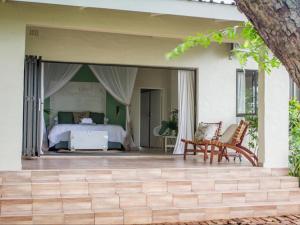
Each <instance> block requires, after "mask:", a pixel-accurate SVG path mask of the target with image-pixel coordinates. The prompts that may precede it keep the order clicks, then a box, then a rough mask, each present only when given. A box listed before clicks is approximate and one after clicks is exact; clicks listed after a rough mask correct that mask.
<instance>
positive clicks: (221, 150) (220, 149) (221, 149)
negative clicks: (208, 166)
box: [218, 147, 224, 162]
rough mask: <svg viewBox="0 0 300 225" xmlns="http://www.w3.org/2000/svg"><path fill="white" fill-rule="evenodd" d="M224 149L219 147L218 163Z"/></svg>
mask: <svg viewBox="0 0 300 225" xmlns="http://www.w3.org/2000/svg"><path fill="white" fill-rule="evenodd" d="M223 151H224V148H222V147H219V154H218V162H221V161H222V159H223V156H224V152H223Z"/></svg>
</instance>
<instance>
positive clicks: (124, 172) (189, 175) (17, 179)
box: [0, 167, 288, 184]
mask: <svg viewBox="0 0 300 225" xmlns="http://www.w3.org/2000/svg"><path fill="white" fill-rule="evenodd" d="M286 175H288V170H287V169H268V168H260V167H201V168H154V169H140V168H139V169H94V170H32V171H5V172H0V184H1V183H4V184H6V183H28V182H59V181H75V180H77V181H79V180H88V181H91V180H124V179H125V180H129V179H131V180H146V179H198V178H225V177H230V178H234V177H236V178H237V177H269V176H286Z"/></svg>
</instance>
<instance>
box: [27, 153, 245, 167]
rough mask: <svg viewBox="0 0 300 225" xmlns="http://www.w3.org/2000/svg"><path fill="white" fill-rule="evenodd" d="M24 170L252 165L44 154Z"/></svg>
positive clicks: (155, 157)
mask: <svg viewBox="0 0 300 225" xmlns="http://www.w3.org/2000/svg"><path fill="white" fill-rule="evenodd" d="M22 165H23V169H24V170H48V169H103V168H104V169H105V168H110V169H115V168H117V169H120V168H121V169H123V168H124V169H125V168H129V169H132V168H194V167H239V166H251V165H250V164H249V163H248V162H247V161H246V160H243V161H242V162H239V160H236V162H234V161H233V159H230V162H227V161H225V160H223V162H221V163H218V162H214V163H213V164H209V162H206V163H204V162H203V157H202V156H200V155H199V156H188V158H187V160H185V161H184V160H183V156H181V155H178V156H174V155H140V156H138V155H136V156H42V157H40V158H37V159H32V160H23V161H22Z"/></svg>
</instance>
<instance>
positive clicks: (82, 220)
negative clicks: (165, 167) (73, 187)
mask: <svg viewBox="0 0 300 225" xmlns="http://www.w3.org/2000/svg"><path fill="white" fill-rule="evenodd" d="M299 212H300V202H292V203H291V202H266V203H265V202H263V203H257V204H253V203H244V204H239V205H235V204H228V205H216V206H207V207H180V208H178V207H164V208H161V207H160V208H150V207H139V208H130V209H123V210H122V209H103V210H80V211H69V212H52V213H51V212H48V213H40V214H34V215H32V214H23V215H5V216H0V224H99V225H100V224H101V225H109V224H111V225H112V224H151V223H166V222H168V223H169V222H191V221H202V220H212V219H232V218H243V217H261V216H280V215H288V214H299Z"/></svg>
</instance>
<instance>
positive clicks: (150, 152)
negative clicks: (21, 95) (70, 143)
mask: <svg viewBox="0 0 300 225" xmlns="http://www.w3.org/2000/svg"><path fill="white" fill-rule="evenodd" d="M172 152H173V150H171V149H170V150H168V152H167V153H166V152H165V151H164V150H163V149H160V148H142V149H140V150H135V151H129V152H128V151H123V150H108V151H106V152H104V151H101V150H100V151H98V150H76V151H69V150H63V149H61V150H59V151H49V152H45V153H44V155H45V156H140V155H171V154H172Z"/></svg>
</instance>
